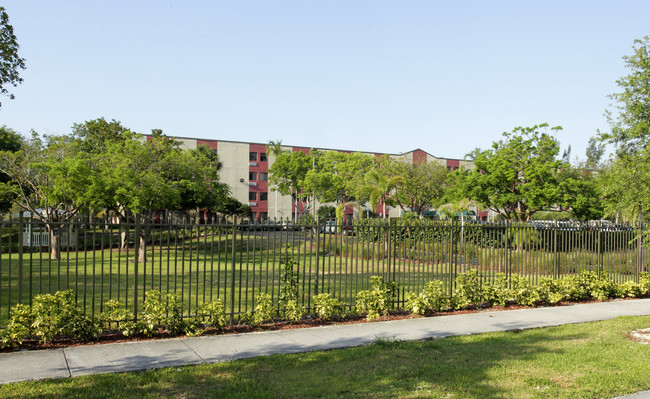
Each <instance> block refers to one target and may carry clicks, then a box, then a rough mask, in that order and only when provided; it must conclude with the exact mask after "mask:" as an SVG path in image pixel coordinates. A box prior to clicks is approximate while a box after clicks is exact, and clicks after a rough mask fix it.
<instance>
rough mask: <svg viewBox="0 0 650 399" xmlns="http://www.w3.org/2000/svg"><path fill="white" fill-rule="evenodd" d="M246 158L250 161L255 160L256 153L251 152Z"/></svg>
mask: <svg viewBox="0 0 650 399" xmlns="http://www.w3.org/2000/svg"><path fill="white" fill-rule="evenodd" d="M248 160H249V161H251V162H257V153H256V152H251V153H250V154H249V155H248Z"/></svg>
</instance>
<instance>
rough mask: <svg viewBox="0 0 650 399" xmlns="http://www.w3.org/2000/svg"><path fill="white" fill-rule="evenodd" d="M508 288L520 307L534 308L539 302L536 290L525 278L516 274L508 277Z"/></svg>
mask: <svg viewBox="0 0 650 399" xmlns="http://www.w3.org/2000/svg"><path fill="white" fill-rule="evenodd" d="M510 287H511V290H512V293H513V296H514V300H515V301H517V304H519V305H522V306H535V304H536V303H537V302H538V301H539V300H540V296H539V293H538V291H537V289H536V288H535V287H534V286H532V285H531V284H530V281H528V279H527V278H525V277H522V276H520V275H518V274H513V275H512V276H510Z"/></svg>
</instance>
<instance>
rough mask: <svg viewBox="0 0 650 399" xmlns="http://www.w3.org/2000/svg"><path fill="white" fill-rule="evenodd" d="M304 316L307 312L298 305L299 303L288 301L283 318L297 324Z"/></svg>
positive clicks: (283, 311) (293, 300)
mask: <svg viewBox="0 0 650 399" xmlns="http://www.w3.org/2000/svg"><path fill="white" fill-rule="evenodd" d="M304 314H305V310H304V309H303V308H302V307H301V306H300V305H298V301H296V300H295V299H292V300H289V301H287V302H286V303H285V305H284V308H283V310H282V318H283V319H285V320H288V321H290V322H291V323H297V322H299V321H300V320H302V316H303V315H304Z"/></svg>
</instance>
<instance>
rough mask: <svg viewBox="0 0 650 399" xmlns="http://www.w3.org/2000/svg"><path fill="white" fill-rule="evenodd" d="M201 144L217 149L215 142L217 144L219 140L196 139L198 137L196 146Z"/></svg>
mask: <svg viewBox="0 0 650 399" xmlns="http://www.w3.org/2000/svg"><path fill="white" fill-rule="evenodd" d="M202 144H205V145H207V146H208V147H210V148H212V149H213V150H215V151H217V144H219V142H218V141H215V140H198V139H197V140H196V145H197V146H199V145H202Z"/></svg>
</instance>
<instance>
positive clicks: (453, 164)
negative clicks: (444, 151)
mask: <svg viewBox="0 0 650 399" xmlns="http://www.w3.org/2000/svg"><path fill="white" fill-rule="evenodd" d="M447 166H451V167H452V168H459V167H460V161H459V160H457V159H448V160H447Z"/></svg>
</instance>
